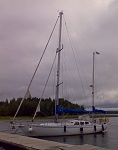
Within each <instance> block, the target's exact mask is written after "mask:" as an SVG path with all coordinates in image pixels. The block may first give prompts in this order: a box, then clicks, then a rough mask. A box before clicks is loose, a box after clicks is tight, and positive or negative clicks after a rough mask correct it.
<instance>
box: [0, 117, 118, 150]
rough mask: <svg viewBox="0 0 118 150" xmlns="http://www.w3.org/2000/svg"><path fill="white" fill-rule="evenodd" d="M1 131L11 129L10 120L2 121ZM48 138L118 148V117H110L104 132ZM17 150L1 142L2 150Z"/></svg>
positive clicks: (0, 123)
mask: <svg viewBox="0 0 118 150" xmlns="http://www.w3.org/2000/svg"><path fill="white" fill-rule="evenodd" d="M0 129H1V130H0V131H5V130H6V129H7V130H8V129H9V122H8V121H1V122H0ZM18 134H22V133H21V131H18ZM43 139H46V140H51V141H56V142H61V143H67V144H73V145H82V144H91V145H95V146H99V147H103V148H108V149H111V150H118V117H113V118H110V122H109V125H108V131H107V132H105V133H103V134H90V135H83V136H82V135H81V136H80V135H78V136H61V137H46V138H43ZM13 149H14V150H15V148H13V147H8V146H7V145H3V144H1V143H0V150H13Z"/></svg>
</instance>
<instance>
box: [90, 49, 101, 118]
mask: <svg viewBox="0 0 118 150" xmlns="http://www.w3.org/2000/svg"><path fill="white" fill-rule="evenodd" d="M95 54H97V55H100V53H99V52H96V51H95V52H93V78H92V109H93V108H94V106H95V104H94V103H95V102H94V95H95ZM92 118H93V121H94V112H93V115H92Z"/></svg>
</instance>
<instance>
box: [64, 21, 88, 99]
mask: <svg viewBox="0 0 118 150" xmlns="http://www.w3.org/2000/svg"><path fill="white" fill-rule="evenodd" d="M64 22H65V27H66V31H67V35H68V38H69V41H70V45H71V49H72V52H73V56H74V59H75V64H76V67H77V71H78V74H79V77H80V81H81V85H82V89H83V91H84V95H85V99H86V102H87V97H86V93H85V89H84V86H83V83H82V79H81V75H80V71H79V67H78V65H77V60H76V56H75V52H74V48H73V44H72V39H71V37H70V34H69V32H68V28H67V25H66V21H65V18H64Z"/></svg>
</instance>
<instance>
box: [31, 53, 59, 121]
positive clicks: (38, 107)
mask: <svg viewBox="0 0 118 150" xmlns="http://www.w3.org/2000/svg"><path fill="white" fill-rule="evenodd" d="M56 56H57V53H56V54H55V57H54V60H53V64H52V67H51V69H50V72H49V75H48V78H47V80H46V83H45V86H44V89H43V92H42V94H41V98H40V101H39V103H38V106H37V108H36V111H35V114H34V116H33V119H32V121H33V120H34V119H35V116H36V113H37V112H38V110H39V111H40V103H41V99H42V98H43V94H44V92H45V89H46V86H47V83H48V81H49V78H50V75H51V72H52V69H53V66H54V63H55V60H56Z"/></svg>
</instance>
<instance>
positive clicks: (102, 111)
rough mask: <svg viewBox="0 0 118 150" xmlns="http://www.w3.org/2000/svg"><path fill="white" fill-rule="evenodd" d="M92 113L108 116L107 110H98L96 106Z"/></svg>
mask: <svg viewBox="0 0 118 150" xmlns="http://www.w3.org/2000/svg"><path fill="white" fill-rule="evenodd" d="M92 112H93V113H95V114H100V113H102V114H106V111H105V110H100V109H96V108H95V107H94V106H92Z"/></svg>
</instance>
